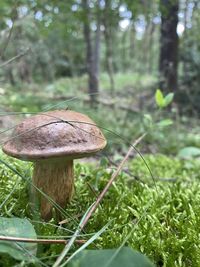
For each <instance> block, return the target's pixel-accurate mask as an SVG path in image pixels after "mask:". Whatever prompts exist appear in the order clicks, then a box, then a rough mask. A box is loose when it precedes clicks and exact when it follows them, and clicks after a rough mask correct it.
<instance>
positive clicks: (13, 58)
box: [0, 48, 30, 68]
mask: <svg viewBox="0 0 200 267" xmlns="http://www.w3.org/2000/svg"><path fill="white" fill-rule="evenodd" d="M29 50H30V48H27V49H26V50H25V51H24V52H22V53H20V54H18V55H16V56H14V57H12V58H10V59H9V60H7V61H6V62H4V63H2V64H1V65H0V68H2V67H5V66H6V65H8V64H10V63H11V62H13V61H14V60H17V59H19V58H20V57H23V56H25V55H26V53H28V51H29Z"/></svg>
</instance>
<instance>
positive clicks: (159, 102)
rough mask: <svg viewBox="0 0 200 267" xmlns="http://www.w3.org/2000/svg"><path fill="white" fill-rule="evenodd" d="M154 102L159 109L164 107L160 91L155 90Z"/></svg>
mask: <svg viewBox="0 0 200 267" xmlns="http://www.w3.org/2000/svg"><path fill="white" fill-rule="evenodd" d="M155 100H156V104H157V106H158V107H159V108H163V107H164V106H165V99H164V96H163V93H162V92H161V90H160V89H157V90H156V94H155Z"/></svg>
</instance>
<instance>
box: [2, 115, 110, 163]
mask: <svg viewBox="0 0 200 267" xmlns="http://www.w3.org/2000/svg"><path fill="white" fill-rule="evenodd" d="M105 146H106V139H105V137H104V136H103V134H102V132H101V131H100V130H99V128H98V127H97V126H96V125H95V123H94V122H93V121H92V120H91V119H90V118H89V117H88V116H86V115H83V114H81V113H78V112H74V111H69V110H56V111H49V112H44V113H40V114H38V115H35V116H32V117H30V118H27V119H25V120H24V121H22V122H21V123H20V124H18V125H17V126H16V127H15V129H14V131H13V133H12V138H11V139H10V140H8V141H7V142H6V143H5V144H4V146H3V151H4V152H5V153H6V154H8V155H10V156H13V157H16V158H19V159H21V160H27V161H37V160H40V159H49V158H52V159H54V158H60V157H65V158H66V159H74V158H81V157H85V156H89V155H90V154H93V153H95V152H97V151H99V150H101V149H103V148H104V147H105Z"/></svg>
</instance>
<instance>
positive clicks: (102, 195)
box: [53, 134, 146, 267]
mask: <svg viewBox="0 0 200 267" xmlns="http://www.w3.org/2000/svg"><path fill="white" fill-rule="evenodd" d="M145 136H146V134H143V135H142V136H140V137H139V138H138V139H137V140H136V141H135V142H134V144H133V145H131V147H130V148H129V150H128V152H127V154H126V156H125V157H124V159H123V160H122V161H121V163H120V164H119V166H118V168H117V169H116V171H115V172H114V173H113V174H112V176H111V178H110V180H109V181H108V183H107V185H106V186H105V188H104V189H103V191H102V192H101V193H100V195H99V196H98V197H97V199H96V201H95V203H94V204H93V205H92V206H91V208H90V209H89V210H88V211H87V214H86V216H85V218H83V219H82V221H81V222H80V225H79V228H78V229H77V230H76V232H75V234H74V236H73V237H72V238H71V239H70V241H69V244H70V245H69V246H68V245H66V246H65V248H64V249H63V251H62V252H61V254H60V256H59V257H58V258H57V260H56V262H55V263H54V265H53V267H58V266H60V263H61V262H62V260H63V258H64V257H65V255H66V254H67V252H68V251H69V249H70V247H71V246H72V244H73V242H74V241H75V239H76V236H77V235H78V234H79V233H80V232H81V231H82V230H83V228H84V226H85V225H86V224H87V222H88V220H89V219H90V217H91V215H92V213H93V212H94V211H95V210H96V209H97V207H98V205H99V203H100V201H101V200H102V199H103V197H104V195H105V194H106V192H107V191H108V189H109V188H110V186H111V185H112V183H113V182H114V180H115V179H116V177H117V176H118V174H119V172H120V171H121V169H122V167H123V165H124V164H125V162H126V161H127V159H128V157H129V156H130V154H131V152H132V151H133V150H134V148H135V146H136V145H137V144H138V143H140V142H141V140H142V139H143V138H144V137H145ZM62 266H64V265H62Z"/></svg>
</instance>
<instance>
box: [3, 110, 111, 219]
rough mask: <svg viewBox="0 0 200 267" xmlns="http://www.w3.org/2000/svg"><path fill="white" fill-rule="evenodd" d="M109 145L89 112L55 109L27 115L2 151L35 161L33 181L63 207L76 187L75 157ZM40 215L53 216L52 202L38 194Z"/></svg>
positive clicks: (48, 217) (94, 151)
mask: <svg viewBox="0 0 200 267" xmlns="http://www.w3.org/2000/svg"><path fill="white" fill-rule="evenodd" d="M105 146H106V139H105V137H104V136H103V134H102V132H101V131H100V130H99V128H98V127H97V126H96V124H95V123H94V122H93V121H92V120H91V119H90V118H89V117H88V116H86V115H84V114H81V113H78V112H75V111H70V110H55V111H49V112H44V113H40V114H37V115H34V116H31V117H29V118H26V119H25V120H24V121H22V122H21V123H20V124H18V125H17V126H16V127H15V129H14V131H13V133H12V136H11V138H10V139H9V140H8V141H6V142H5V143H4V145H3V151H4V152H5V153H6V154H8V155H10V156H12V157H15V158H18V159H21V160H24V161H31V162H33V163H34V170H33V184H34V185H35V186H36V187H38V188H39V189H40V190H42V191H43V192H44V193H45V194H47V195H48V196H50V197H51V198H52V199H53V200H54V201H55V202H56V203H57V204H58V205H60V206H61V207H62V208H64V207H65V205H66V203H68V202H69V201H70V200H71V197H72V195H73V190H74V173H73V160H74V159H77V158H82V157H87V156H90V155H92V154H94V153H96V152H97V151H99V150H101V149H103V148H104V147H105ZM37 195H38V198H39V203H40V211H41V217H42V218H43V219H44V220H49V219H51V218H52V207H53V206H52V203H50V202H49V201H48V200H47V198H45V197H44V196H42V195H41V194H37Z"/></svg>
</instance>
